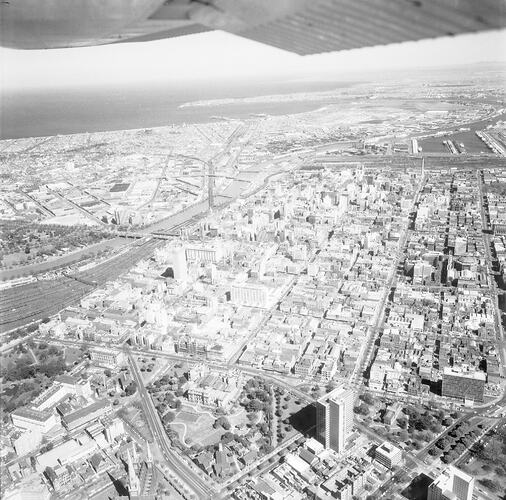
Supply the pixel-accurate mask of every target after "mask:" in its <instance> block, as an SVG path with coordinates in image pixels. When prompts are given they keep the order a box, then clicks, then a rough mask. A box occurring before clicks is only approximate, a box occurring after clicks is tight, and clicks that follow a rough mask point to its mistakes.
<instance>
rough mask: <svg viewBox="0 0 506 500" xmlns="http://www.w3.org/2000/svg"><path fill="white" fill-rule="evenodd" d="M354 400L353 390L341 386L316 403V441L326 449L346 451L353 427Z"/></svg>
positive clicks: (339, 451) (338, 451)
mask: <svg viewBox="0 0 506 500" xmlns="http://www.w3.org/2000/svg"><path fill="white" fill-rule="evenodd" d="M354 400H355V395H354V393H353V391H352V390H351V389H347V388H346V387H344V386H339V387H336V388H335V389H334V390H333V391H332V392H330V393H329V394H326V395H325V396H323V397H322V398H320V399H319V400H318V401H317V402H316V439H317V440H318V441H320V443H322V444H323V445H324V446H325V448H330V449H332V450H334V451H336V452H337V453H341V452H342V451H343V450H344V448H345V446H346V440H347V438H348V436H349V434H350V432H351V428H352V426H353V403H354Z"/></svg>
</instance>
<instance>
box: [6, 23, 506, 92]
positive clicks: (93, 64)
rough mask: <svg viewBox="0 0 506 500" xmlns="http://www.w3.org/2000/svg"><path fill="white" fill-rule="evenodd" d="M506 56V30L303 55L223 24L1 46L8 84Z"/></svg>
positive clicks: (200, 78)
mask: <svg viewBox="0 0 506 500" xmlns="http://www.w3.org/2000/svg"><path fill="white" fill-rule="evenodd" d="M492 61H501V62H503V63H504V64H505V65H506V30H497V31H490V32H484V33H477V34H466V35H458V36H455V37H444V38H438V39H431V40H423V41H418V42H405V43H401V44H393V45H388V46H382V47H371V48H363V49H355V50H348V51H342V52H334V53H328V54H317V55H313V56H304V57H303V56H297V55H295V54H292V53H289V52H285V51H283V50H280V49H276V48H273V47H269V46H267V45H263V44H261V43H258V42H254V41H251V40H247V39H244V38H240V37H237V36H234V35H231V34H228V33H224V32H220V31H215V32H207V33H200V34H197V35H191V36H187V37H181V38H172V39H168V40H159V41H153V42H144V43H129V44H115V45H105V46H96V47H85V48H73V49H52V50H30V51H19V50H11V49H4V48H0V84H1V88H2V92H13V91H14V92H16V93H17V92H21V91H24V90H29V89H39V90H43V89H58V88H72V87H76V88H78V87H79V88H83V87H86V86H105V85H119V84H121V85H127V84H132V85H138V84H161V83H166V82H185V81H188V82H197V83H198V82H202V83H203V84H204V83H205V82H210V81H213V82H217V81H220V80H226V81H234V80H248V79H250V78H258V79H263V78H271V79H277V78H279V79H287V78H314V79H318V78H323V79H324V78H326V77H335V76H340V75H345V74H347V73H350V72H357V71H367V70H383V69H384V70H387V69H390V68H403V67H406V68H412V67H427V66H446V65H450V64H472V63H477V62H492Z"/></svg>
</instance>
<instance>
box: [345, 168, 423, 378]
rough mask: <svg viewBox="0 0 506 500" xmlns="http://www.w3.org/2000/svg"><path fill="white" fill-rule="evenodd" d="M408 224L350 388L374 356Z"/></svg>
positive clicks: (415, 201) (402, 251)
mask: <svg viewBox="0 0 506 500" xmlns="http://www.w3.org/2000/svg"><path fill="white" fill-rule="evenodd" d="M425 181H426V177H425V176H423V177H422V179H421V180H420V182H419V183H418V187H417V189H416V191H415V193H414V195H413V207H414V206H415V205H416V203H417V202H418V198H419V196H420V193H421V192H422V189H423V186H424V185H425ZM409 223H410V219H408V224H407V226H406V228H405V229H404V231H403V233H402V236H401V239H400V240H399V246H398V250H397V253H396V255H395V259H394V261H393V263H392V267H391V271H390V275H389V277H388V279H387V282H386V283H385V285H384V291H383V294H382V296H381V299H380V301H379V303H378V306H377V309H376V311H377V312H376V317H375V319H374V320H373V324H372V325H371V326H370V327H369V329H368V332H367V338H366V340H365V342H364V343H363V345H362V348H361V349H360V353H359V356H358V358H357V361H356V363H355V368H354V370H353V373H352V375H351V377H350V384H351V385H352V386H358V385H360V384H361V381H362V380H361V377H362V376H363V374H364V371H365V369H366V368H367V366H368V364H369V362H370V360H371V359H372V357H373V355H374V343H375V341H376V338H377V336H378V334H379V333H380V332H381V329H382V327H383V324H384V322H385V318H386V304H387V301H388V297H389V295H390V293H391V290H392V288H393V287H394V285H395V282H396V280H397V267H398V266H399V263H400V261H401V258H402V256H403V253H404V249H405V246H406V242H407V241H408V235H409V229H408V225H409Z"/></svg>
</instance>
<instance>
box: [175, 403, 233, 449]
mask: <svg viewBox="0 0 506 500" xmlns="http://www.w3.org/2000/svg"><path fill="white" fill-rule="evenodd" d="M214 421H215V418H214V417H213V416H211V415H210V414H209V413H207V412H203V413H197V412H196V411H195V410H194V409H193V408H191V407H187V406H183V407H182V409H181V410H180V411H179V412H178V413H177V415H176V418H175V419H174V422H173V423H172V424H176V425H172V428H173V429H174V430H175V431H176V432H177V433H178V434H179V437H180V438H181V437H182V436H183V435H184V436H185V443H188V441H190V443H189V446H191V445H192V444H194V443H196V444H199V445H201V446H207V445H208V444H214V443H217V442H218V441H219V439H220V437H221V435H222V434H223V433H224V432H225V431H224V430H223V429H222V428H221V427H220V428H219V429H214V428H213V424H214ZM177 424H185V426H186V433H185V432H184V426H183V425H177Z"/></svg>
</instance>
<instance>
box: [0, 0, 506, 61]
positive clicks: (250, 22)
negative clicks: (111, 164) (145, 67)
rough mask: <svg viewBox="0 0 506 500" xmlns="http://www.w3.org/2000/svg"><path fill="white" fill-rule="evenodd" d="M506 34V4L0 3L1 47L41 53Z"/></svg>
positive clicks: (411, 0)
mask: <svg viewBox="0 0 506 500" xmlns="http://www.w3.org/2000/svg"><path fill="white" fill-rule="evenodd" d="M504 27H506V0H165V1H163V0H0V43H1V45H2V46H5V47H13V48H19V49H41V48H57V47H79V46H89V45H100V44H107V43H123V42H141V41H148V40H157V39H164V38H170V37H174V36H184V35H190V34H193V33H199V32H203V31H209V30H223V31H227V32H230V33H234V34H236V35H238V36H242V37H245V38H249V39H251V40H256V41H258V42H261V43H265V44H268V45H272V46H274V47H278V48H281V49H284V50H287V51H290V52H295V53H297V54H301V55H307V54H316V53H321V52H331V51H338V50H347V49H353V48H359V47H368V46H374V45H385V44H389V43H397V42H404V41H411V40H421V39H424V38H433V37H439V36H453V35H457V34H460V33H472V32H480V31H485V30H494V29H500V28H504Z"/></svg>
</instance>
